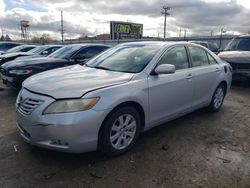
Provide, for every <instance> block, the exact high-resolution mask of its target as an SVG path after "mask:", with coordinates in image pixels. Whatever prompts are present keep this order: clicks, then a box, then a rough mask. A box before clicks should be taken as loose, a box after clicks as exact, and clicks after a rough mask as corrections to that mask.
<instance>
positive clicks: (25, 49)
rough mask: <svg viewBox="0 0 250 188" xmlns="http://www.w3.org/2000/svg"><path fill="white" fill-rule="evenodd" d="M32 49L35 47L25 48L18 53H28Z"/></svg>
mask: <svg viewBox="0 0 250 188" xmlns="http://www.w3.org/2000/svg"><path fill="white" fill-rule="evenodd" d="M33 48H35V47H26V48H23V49H22V50H20V52H28V51H30V50H31V49H33Z"/></svg>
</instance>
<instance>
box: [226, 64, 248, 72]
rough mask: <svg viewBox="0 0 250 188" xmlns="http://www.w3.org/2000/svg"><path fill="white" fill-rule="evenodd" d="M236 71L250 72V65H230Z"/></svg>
mask: <svg viewBox="0 0 250 188" xmlns="http://www.w3.org/2000/svg"><path fill="white" fill-rule="evenodd" d="M230 65H231V67H232V69H233V70H234V71H237V70H250V63H230Z"/></svg>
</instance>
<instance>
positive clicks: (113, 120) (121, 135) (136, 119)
mask: <svg viewBox="0 0 250 188" xmlns="http://www.w3.org/2000/svg"><path fill="white" fill-rule="evenodd" d="M140 127H141V120H140V116H139V113H138V112H137V111H136V110H135V109H134V108H133V107H130V106H126V107H121V108H118V109H117V110H115V111H113V112H112V113H111V114H110V115H109V116H108V118H107V119H106V120H105V121H104V123H103V125H102V127H101V130H100V133H99V139H98V147H99V150H100V151H101V152H103V153H105V154H107V155H120V154H122V153H124V152H126V151H128V150H130V149H131V148H132V147H133V146H134V144H135V143H136V141H137V139H138V137H139V133H140Z"/></svg>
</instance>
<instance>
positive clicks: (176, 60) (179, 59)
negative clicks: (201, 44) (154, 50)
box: [158, 47, 189, 70]
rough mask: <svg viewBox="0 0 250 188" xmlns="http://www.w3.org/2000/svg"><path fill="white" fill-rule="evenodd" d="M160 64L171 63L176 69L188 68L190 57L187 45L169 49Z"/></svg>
mask: <svg viewBox="0 0 250 188" xmlns="http://www.w3.org/2000/svg"><path fill="white" fill-rule="evenodd" d="M158 64H171V65H174V66H175V69H176V70H180V69H186V68H188V67H189V66H188V58H187V53H186V49H185V47H175V48H172V49H170V50H168V51H167V52H166V53H165V54H164V55H163V56H162V58H161V59H160V61H159V63H158Z"/></svg>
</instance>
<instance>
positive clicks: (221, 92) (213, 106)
mask: <svg viewBox="0 0 250 188" xmlns="http://www.w3.org/2000/svg"><path fill="white" fill-rule="evenodd" d="M225 94H226V88H225V86H224V85H223V84H220V85H219V86H218V87H217V88H216V90H215V92H214V94H213V98H212V101H211V103H210V105H209V110H210V111H211V112H218V111H219V110H220V108H221V106H222V104H223V101H224V97H225Z"/></svg>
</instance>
